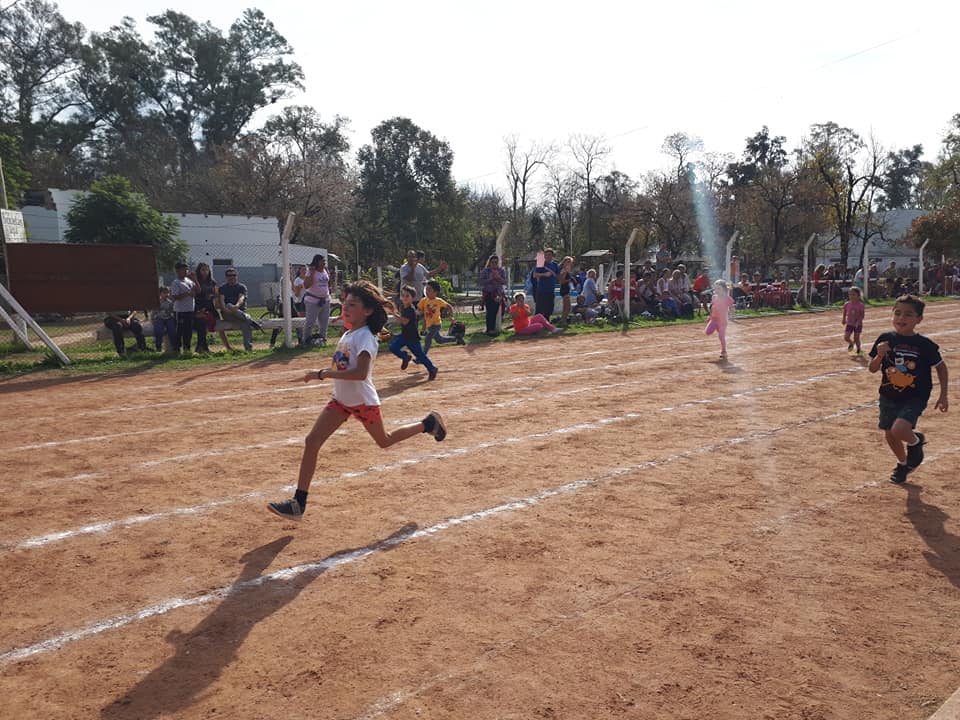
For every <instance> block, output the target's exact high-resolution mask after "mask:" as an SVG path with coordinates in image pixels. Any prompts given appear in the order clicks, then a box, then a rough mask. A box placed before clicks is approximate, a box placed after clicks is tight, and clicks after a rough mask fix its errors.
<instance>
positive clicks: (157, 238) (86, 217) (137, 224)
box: [65, 175, 187, 270]
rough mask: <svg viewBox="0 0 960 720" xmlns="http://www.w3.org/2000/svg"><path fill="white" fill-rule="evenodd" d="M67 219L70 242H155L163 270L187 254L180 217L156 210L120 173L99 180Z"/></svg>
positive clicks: (72, 208) (145, 243)
mask: <svg viewBox="0 0 960 720" xmlns="http://www.w3.org/2000/svg"><path fill="white" fill-rule="evenodd" d="M67 223H68V225H69V228H68V229H67V232H66V233H65V236H66V239H67V242H71V243H97V244H119V245H152V246H153V247H154V248H156V252H157V264H158V266H159V267H160V269H161V270H168V269H170V268H172V267H173V265H174V263H175V262H177V261H178V260H182V259H184V258H185V257H186V253H187V245H186V243H185V242H183V240H181V239H180V236H179V227H180V224H179V222H178V221H177V219H176V218H172V217H167V216H165V215H162V214H160V213H159V212H158V211H157V210H154V209H153V208H152V207H150V204H149V203H148V202H147V199H146V198H145V197H144V196H143V195H141V194H140V193H135V192H133V189H132V188H131V186H130V182H129V181H128V180H127V179H126V178H122V177H119V176H116V175H111V176H108V177H105V178H104V179H103V180H100V181H98V182H95V183H94V184H93V185H92V186H91V187H90V192H89V193H88V194H86V195H84V196H83V197H81V198H79V199H78V200H77V201H76V202H75V203H74V204H73V207H71V208H70V212H69V213H68V214H67Z"/></svg>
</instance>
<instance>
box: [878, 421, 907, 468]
mask: <svg viewBox="0 0 960 720" xmlns="http://www.w3.org/2000/svg"><path fill="white" fill-rule="evenodd" d="M897 422H900V420H897V421H896V422H895V423H894V426H896V423H897ZM884 436H885V437H886V439H887V445H889V446H890V449H891V450H893V454H894V455H896V456H897V460H898V461H899V462H901V463H903V464H904V465H906V464H907V451H906V449H905V448H904V446H903V442H904V441H903V440H900V439H898V438H897V436H896V435H894V432H893V429H890V430H886V431H884Z"/></svg>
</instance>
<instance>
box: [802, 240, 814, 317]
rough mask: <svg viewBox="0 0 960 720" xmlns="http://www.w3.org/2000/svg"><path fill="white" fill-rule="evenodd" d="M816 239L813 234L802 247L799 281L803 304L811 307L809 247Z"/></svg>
mask: <svg viewBox="0 0 960 720" xmlns="http://www.w3.org/2000/svg"><path fill="white" fill-rule="evenodd" d="M816 239H817V234H816V233H813V235H811V236H810V239H809V240H807V242H806V244H805V245H804V246H803V279H802V281H801V287H802V288H803V304H804V305H807V306H809V305H811V304H812V303H811V302H810V284H809V283H810V246H811V245H812V244H813V241H814V240H816Z"/></svg>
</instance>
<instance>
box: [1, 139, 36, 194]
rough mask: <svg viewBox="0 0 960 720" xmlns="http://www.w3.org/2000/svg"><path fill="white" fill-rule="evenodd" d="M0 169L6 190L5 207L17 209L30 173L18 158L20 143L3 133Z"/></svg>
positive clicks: (26, 186) (27, 184)
mask: <svg viewBox="0 0 960 720" xmlns="http://www.w3.org/2000/svg"><path fill="white" fill-rule="evenodd" d="M0 169H2V170H3V180H4V184H5V185H6V188H7V207H17V205H18V204H19V203H20V197H21V196H22V195H23V191H24V190H26V189H27V188H28V187H29V186H30V172H29V171H28V170H27V169H26V168H25V167H24V166H23V161H22V160H21V158H20V143H19V142H18V141H17V139H16V138H15V137H12V136H10V135H5V134H3V133H0Z"/></svg>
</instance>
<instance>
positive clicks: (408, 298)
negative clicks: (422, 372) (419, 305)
mask: <svg viewBox="0 0 960 720" xmlns="http://www.w3.org/2000/svg"><path fill="white" fill-rule="evenodd" d="M416 296H417V291H416V290H415V289H414V288H413V286H412V285H404V286H403V287H402V288H401V289H400V302H401V303H402V306H401V308H400V325H401V326H402V327H403V329H402V331H401V332H400V334H399V335H397V336H396V337H395V338H393V340H391V341H390V352H392V353H393V354H394V355H396V356H397V357H398V358H400V359H401V360H402V362H401V363H400V369H401V370H406V369H407V367H408V366H409V365H410V360H411V357H410V353H413V358H412V359H413V361H414V362H416V363H419V364H420V365H423V366H424V367H425V368H426V369H427V374H428V376H429V378H430V379H431V380H435V379H436V377H437V368H436V367H435V366H434V364H433V363H432V362H430V358H428V357H427V354H426V353H425V352H424V351H423V346H422V345H421V344H420V330H419V329H418V327H417V309H416V308H415V307H414V306H413V301H414V298H416ZM404 347H406V348H407V350H409V351H410V352H409V353H408V352H406V351H405V350H404V349H403V348H404Z"/></svg>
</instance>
